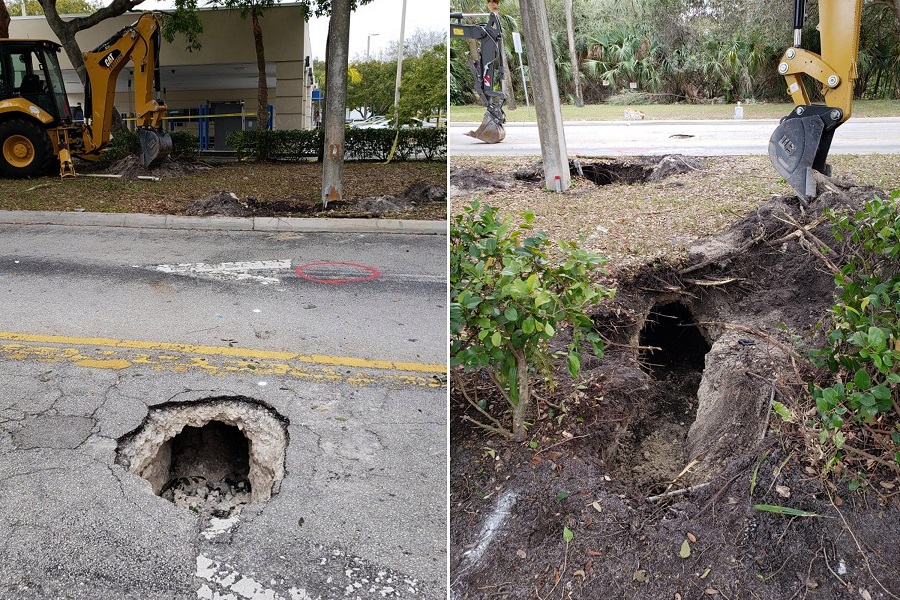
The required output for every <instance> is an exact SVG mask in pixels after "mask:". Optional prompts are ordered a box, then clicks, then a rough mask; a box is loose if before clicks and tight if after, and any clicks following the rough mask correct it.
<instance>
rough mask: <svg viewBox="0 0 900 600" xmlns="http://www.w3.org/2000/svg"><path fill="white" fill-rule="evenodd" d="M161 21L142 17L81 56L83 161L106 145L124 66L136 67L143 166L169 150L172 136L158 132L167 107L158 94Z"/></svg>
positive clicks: (150, 15) (147, 15) (136, 105)
mask: <svg viewBox="0 0 900 600" xmlns="http://www.w3.org/2000/svg"><path fill="white" fill-rule="evenodd" d="M159 38H160V22H159V18H158V17H157V16H156V15H155V14H154V13H152V12H145V13H142V14H141V16H140V18H139V19H138V20H137V21H136V22H135V23H133V24H131V25H129V26H127V27H125V28H123V29H122V30H121V31H119V32H118V33H116V34H115V35H113V36H112V37H111V38H109V39H108V40H106V41H105V42H104V43H103V44H101V45H100V46H99V47H97V48H96V49H95V50H92V51H91V52H85V53H84V66H85V69H86V70H87V75H88V84H87V86H86V89H85V115H90V117H91V119H90V121H89V122H88V125H87V126H86V127H85V130H84V155H83V158H88V159H90V158H95V157H98V156H99V153H100V150H102V149H103V148H105V147H106V146H107V144H108V143H109V138H110V132H111V128H112V122H113V111H114V106H113V105H114V102H115V98H116V80H117V79H118V77H119V74H120V73H121V72H122V70H123V69H124V68H125V66H126V65H128V64H133V65H134V73H133V79H134V108H135V113H136V116H137V135H138V139H139V140H140V143H141V164H143V165H144V167H147V168H150V167H153V166H155V165H157V164H159V163H160V162H162V161H163V160H164V159H165V158H166V157H167V156H168V155H169V154H170V153H171V151H172V138H171V137H170V136H169V134H168V133H166V132H165V131H163V129H162V119H163V117H164V116H165V114H166V105H165V103H164V102H163V101H162V99H161V98H160V97H159V96H158V90H159V46H160V39H159Z"/></svg>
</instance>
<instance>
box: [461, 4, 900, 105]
mask: <svg viewBox="0 0 900 600" xmlns="http://www.w3.org/2000/svg"><path fill="white" fill-rule="evenodd" d="M546 4H547V10H548V17H549V20H550V28H551V32H552V35H551V43H552V45H553V54H554V57H555V62H556V71H557V77H558V83H559V88H560V93H561V94H562V95H571V101H572V102H575V103H577V101H578V99H577V97H578V90H577V88H576V85H575V84H576V81H577V82H578V83H580V87H581V93H582V95H583V98H584V101H585V102H594V103H596V102H602V101H606V100H609V99H610V98H611V97H612V98H613V100H616V101H622V102H628V103H635V102H640V101H651V100H652V101H654V102H659V101H663V102H665V101H670V102H685V101H686V102H735V101H738V100H744V99H748V98H750V99H757V100H763V101H776V102H784V101H787V99H788V98H787V96H786V94H785V91H784V78H783V77H781V76H780V75H778V72H777V65H778V61H779V59H780V58H781V55H782V53H783V52H784V50H785V49H786V48H787V47H789V46H790V44H791V43H792V29H791V26H790V23H791V20H792V13H793V4H792V3H791V2H776V3H771V2H762V1H758V0H750V1H749V2H746V3H744V4H742V5H741V6H740V7H738V6H736V5H735V4H734V2H733V0H629V1H627V2H621V1H620V0H578V1H577V2H573V3H572V7H571V14H570V9H569V6H568V0H546ZM818 10H819V7H818V4H817V3H815V2H811V3H808V4H807V9H806V12H807V18H806V22H805V27H804V34H803V45H804V47H805V48H808V49H809V50H811V51H813V52H817V51H819V48H820V41H819V34H818V31H817V30H816V26H817V25H818V22H819V17H818ZM501 16H503V17H504V18H506V17H508V18H510V19H512V20H516V19H518V18H519V13H518V9H517V7H516V6H515V3H514V2H512V3H510V2H507V0H503V2H502V3H501ZM567 17H571V18H569V19H567ZM567 21H571V23H572V26H571V27H569V26H568V24H567ZM569 31H571V33H572V37H573V38H574V45H572V44H570V40H569V37H570V36H569V35H568V32H569ZM457 41H458V40H453V42H452V43H451V52H450V55H451V63H450V76H451V82H450V90H451V102H453V103H459V102H469V101H472V99H471V98H470V97H469V94H465V93H462V92H461V90H463V89H464V85H465V84H466V83H467V82H469V81H470V80H471V78H470V77H468V75H467V73H466V72H465V71H464V70H463V69H461V68H459V64H458V63H460V62H461V61H460V51H459V46H458V45H457V44H456V42H457ZM524 42H525V49H526V53H527V49H528V40H527V39H526V40H524ZM604 81H607V82H608V83H609V85H606V86H604V85H603V82H604ZM631 82H636V83H637V84H638V88H639V92H640V94H637V95H636V94H633V93H626V94H622V91H623V88H624V91H626V92H628V84H629V83H631ZM814 87H815V86H814ZM854 91H855V94H856V96H857V97H860V98H863V97H865V98H897V97H900V0H864V1H863V9H862V27H861V36H860V48H859V78H858V79H857V82H856V87H855V90H854ZM616 96H618V98H615V97H616Z"/></svg>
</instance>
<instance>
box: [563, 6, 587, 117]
mask: <svg viewBox="0 0 900 600" xmlns="http://www.w3.org/2000/svg"><path fill="white" fill-rule="evenodd" d="M574 17H575V15H574V13H573V9H572V0H566V34H568V37H569V60H571V61H572V80H573V81H574V83H575V106H577V107H578V108H581V107H583V106H584V98H583V97H582V95H581V71H580V69H579V67H578V54H576V52H575V23H574V21H575V18H574Z"/></svg>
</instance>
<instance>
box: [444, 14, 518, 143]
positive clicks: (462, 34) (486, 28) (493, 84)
mask: <svg viewBox="0 0 900 600" xmlns="http://www.w3.org/2000/svg"><path fill="white" fill-rule="evenodd" d="M488 6H489V8H490V10H491V12H490V13H488V14H486V15H483V14H464V13H450V20H451V23H450V37H455V38H468V39H473V40H476V41H477V42H478V46H479V51H478V60H475V61H472V62H470V63H468V64H469V69H471V71H472V76H473V77H474V78H475V91H476V92H478V96H479V97H480V98H481V102H482V103H483V104H484V106H485V108H486V109H487V112H486V113H485V115H484V119H483V120H482V121H481V125H480V126H479V127H478V129H476V130H475V131H470V132H469V133H467V134H466V135H468V136H471V137H473V138H476V139H479V140H481V141H482V142H486V143H488V144H496V143H497V142H502V141H503V138H505V137H506V131H505V130H504V129H503V124H504V123H506V115H505V114H504V112H503V103H504V102H505V101H506V93H504V92H503V91H502V90H501V89H500V85H501V82H502V81H503V60H502V57H503V55H502V54H501V53H502V52H503V32H502V30H501V28H500V17H499V16H498V15H497V3H496V2H492V1H490V0H489V1H488ZM485 16H486V17H487V21H485V22H481V23H464V22H463V19H466V18H469V17H476V18H478V17H485Z"/></svg>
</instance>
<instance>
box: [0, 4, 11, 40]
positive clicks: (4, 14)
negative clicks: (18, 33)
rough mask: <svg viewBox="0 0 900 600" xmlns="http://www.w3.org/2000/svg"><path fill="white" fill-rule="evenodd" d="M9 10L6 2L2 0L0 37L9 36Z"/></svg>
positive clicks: (0, 7) (0, 5)
mask: <svg viewBox="0 0 900 600" xmlns="http://www.w3.org/2000/svg"><path fill="white" fill-rule="evenodd" d="M10 20H11V19H10V18H9V11H8V10H6V3H5V2H4V1H3V0H0V38H8V37H9V22H10Z"/></svg>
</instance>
